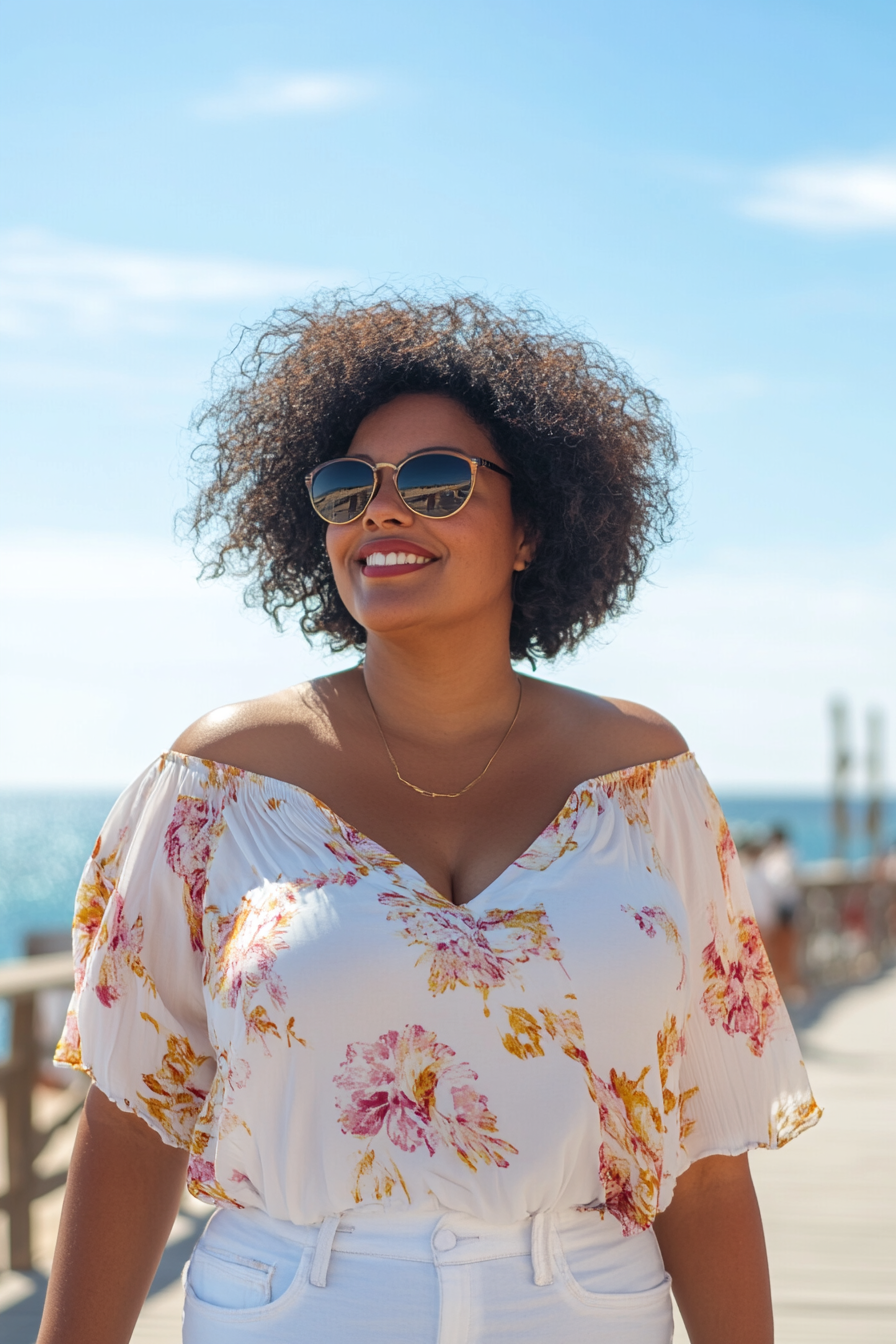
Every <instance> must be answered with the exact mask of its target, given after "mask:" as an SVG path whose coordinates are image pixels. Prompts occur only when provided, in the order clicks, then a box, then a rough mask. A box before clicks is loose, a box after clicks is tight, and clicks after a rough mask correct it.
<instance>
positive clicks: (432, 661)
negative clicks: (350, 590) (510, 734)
mask: <svg viewBox="0 0 896 1344" xmlns="http://www.w3.org/2000/svg"><path fill="white" fill-rule="evenodd" d="M483 634H484V637H483V638H479V639H476V638H471V637H470V635H471V632H470V631H469V630H466V629H465V630H464V632H463V635H462V636H461V635H455V636H452V635H450V634H446V635H444V636H443V637H441V638H428V639H427V641H426V643H425V644H424V645H423V646H421V645H420V644H419V643H418V642H417V641H416V640H415V641H414V643H413V645H411V646H409V645H407V644H404V643H402V642H401V641H396V640H392V639H384V638H382V637H380V636H377V635H375V634H371V635H370V636H369V638H368V642H367V651H366V654H365V658H364V678H365V681H366V683H367V690H368V692H369V694H370V698H371V700H372V701H373V704H374V705H375V706H376V713H377V716H378V718H379V720H380V723H381V725H382V727H383V729H384V730H385V732H386V733H387V734H388V736H389V738H390V740H391V741H393V742H402V741H404V742H408V743H411V744H414V745H415V746H425V747H432V748H433V749H439V748H441V749H444V748H445V747H448V746H451V745H458V746H459V745H462V744H464V743H466V742H471V743H472V742H477V741H478V740H479V739H480V738H481V737H482V736H483V735H485V734H490V733H494V732H495V731H497V730H499V729H502V728H506V727H507V724H508V723H509V721H510V719H511V717H512V715H513V714H514V712H515V710H516V706H517V703H518V699H519V679H518V677H517V675H516V673H515V672H514V670H513V668H512V667H511V665H510V655H509V651H508V647H507V638H506V633H504V637H503V638H495V637H494V634H493V632H492V631H486V632H483Z"/></svg>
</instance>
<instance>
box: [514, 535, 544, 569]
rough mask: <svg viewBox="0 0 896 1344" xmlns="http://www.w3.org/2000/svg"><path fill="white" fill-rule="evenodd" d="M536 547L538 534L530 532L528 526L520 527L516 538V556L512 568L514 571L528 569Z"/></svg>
mask: <svg viewBox="0 0 896 1344" xmlns="http://www.w3.org/2000/svg"><path fill="white" fill-rule="evenodd" d="M537 549H538V536H537V534H535V533H532V532H530V531H529V530H528V528H525V527H521V528H520V531H519V536H518V538H517V548H516V558H515V559H514V562H513V568H514V570H515V571H516V573H518V574H519V573H521V571H522V570H524V569H528V568H529V566H530V565H531V563H532V561H533V560H534V559H535V552H536V550H537Z"/></svg>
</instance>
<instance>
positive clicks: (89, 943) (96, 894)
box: [72, 828, 127, 993]
mask: <svg viewBox="0 0 896 1344" xmlns="http://www.w3.org/2000/svg"><path fill="white" fill-rule="evenodd" d="M126 838H127V828H125V829H124V830H123V831H122V832H121V834H120V835H119V837H118V841H117V843H116V845H115V848H114V849H112V850H111V851H110V852H109V853H108V854H104V853H103V837H102V836H101V835H100V836H98V837H97V842H96V844H95V845H94V847H93V853H92V854H91V856H90V860H89V862H88V864H87V868H86V870H85V872H84V876H83V877H82V878H81V882H80V884H79V886H78V893H77V896H76V897H75V917H74V922H73V925H72V934H73V943H74V958H75V989H76V990H77V991H78V992H79V993H80V991H81V990H82V989H83V987H84V981H85V979H86V975H87V959H88V957H89V956H90V953H91V952H92V950H93V945H94V943H95V941H96V939H97V936H98V934H99V932H100V929H101V927H102V924H103V917H104V915H105V913H106V907H107V906H108V904H109V900H110V899H111V897H112V895H113V893H114V892H115V891H116V890H117V887H116V882H117V880H118V873H119V869H120V868H121V855H122V847H123V845H124V842H125V839H126Z"/></svg>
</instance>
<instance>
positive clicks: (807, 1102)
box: [761, 1096, 822, 1148]
mask: <svg viewBox="0 0 896 1344" xmlns="http://www.w3.org/2000/svg"><path fill="white" fill-rule="evenodd" d="M821 1116H822V1110H821V1107H820V1106H819V1105H818V1103H817V1101H816V1100H815V1098H814V1097H811V1096H809V1097H784V1098H781V1099H779V1100H778V1101H776V1102H775V1105H774V1107H773V1109H772V1114H771V1117H770V1119H769V1122H768V1144H762V1145H761V1147H763V1148H764V1147H769V1148H783V1147H784V1144H785V1143H789V1142H790V1140H791V1139H795V1138H796V1137H797V1135H798V1134H802V1132H803V1130H804V1129H811V1128H812V1126H813V1125H816V1124H818V1121H819V1120H820V1119H821Z"/></svg>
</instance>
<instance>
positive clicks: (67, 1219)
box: [38, 1087, 188, 1344]
mask: <svg viewBox="0 0 896 1344" xmlns="http://www.w3.org/2000/svg"><path fill="white" fill-rule="evenodd" d="M187 1157H188V1154H187V1153H186V1152H185V1151H184V1150H183V1149H180V1148H171V1147H169V1146H168V1145H167V1144H165V1143H163V1142H162V1140H161V1139H160V1138H159V1136H158V1135H157V1134H156V1133H155V1132H154V1131H153V1130H151V1129H150V1128H149V1126H148V1125H147V1124H146V1123H145V1122H144V1121H143V1120H141V1119H140V1118H139V1116H136V1115H128V1114H126V1113H125V1112H123V1111H120V1110H119V1109H118V1107H117V1106H116V1105H115V1104H114V1103H113V1102H111V1101H109V1099H108V1098H107V1097H106V1096H104V1095H103V1093H102V1092H100V1091H99V1089H98V1088H96V1087H92V1088H91V1089H90V1091H89V1093H88V1094H87V1101H86V1102H85V1105H84V1111H83V1114H82V1116H81V1123H80V1126H79V1129H78V1137H77V1140H76V1142H75V1150H74V1153H73V1155H72V1163H71V1169H70V1171H69V1178H68V1184H67V1185H66V1189H65V1201H64V1204H63V1208H62V1220H61V1223H60V1226H59V1237H58V1240H57V1242H56V1252H55V1255H54V1257H53V1269H52V1272H51V1275H50V1284H49V1289H48V1291H47V1301H46V1306H45V1307H44V1315H43V1321H42V1323H41V1328H40V1334H39V1335H38V1344H127V1341H128V1340H129V1339H130V1337H131V1332H132V1330H133V1328H134V1324H135V1322H136V1320H137V1317H138V1315H139V1314H140V1308H141V1307H142V1305H143V1300H144V1298H145V1297H146V1294H147V1292H148V1291H149V1287H150V1284H151V1283H152V1279H153V1275H154V1274H155V1272H156V1268H157V1266H158V1263H159V1260H160V1259H161V1255H162V1251H163V1250H164V1249H165V1243H166V1241H167V1239H168V1234H169V1232H170V1231H171V1227H172V1224H173V1222H174V1219H175V1217H176V1215H177V1210H178V1205H179V1202H180V1196H181V1193H182V1191H183V1187H184V1181H185V1178H186V1169H187Z"/></svg>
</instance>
